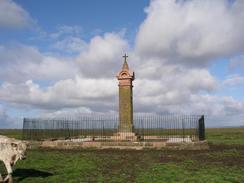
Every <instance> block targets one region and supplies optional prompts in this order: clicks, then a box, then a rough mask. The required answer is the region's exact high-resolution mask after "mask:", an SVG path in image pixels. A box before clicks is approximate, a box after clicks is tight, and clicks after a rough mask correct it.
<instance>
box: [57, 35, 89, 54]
mask: <svg viewBox="0 0 244 183" xmlns="http://www.w3.org/2000/svg"><path fill="white" fill-rule="evenodd" d="M52 47H53V48H55V49H58V50H60V51H62V52H67V53H73V52H75V53H77V52H81V51H82V50H84V49H85V48H86V42H85V41H83V40H82V39H80V38H79V37H73V36H69V37H66V38H64V39H63V40H60V41H57V42H55V43H54V44H53V45H52Z"/></svg>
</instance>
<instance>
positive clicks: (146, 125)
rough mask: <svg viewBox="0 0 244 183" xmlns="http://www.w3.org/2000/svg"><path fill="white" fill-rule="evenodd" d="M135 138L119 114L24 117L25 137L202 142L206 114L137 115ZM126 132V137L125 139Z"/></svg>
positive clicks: (36, 138)
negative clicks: (122, 125)
mask: <svg viewBox="0 0 244 183" xmlns="http://www.w3.org/2000/svg"><path fill="white" fill-rule="evenodd" d="M133 124H134V126H133V132H134V134H135V135H136V136H135V137H133V136H131V137H130V135H128V133H123V132H121V131H119V130H118V129H119V118H118V116H108V115H83V116H80V117H73V118H68V117H66V118H24V121H23V139H26V140H45V139H77V140H79V141H116V140H118V141H119V140H131V139H130V138H132V139H133V138H136V139H133V140H137V141H154V140H157V141H158V140H162V141H166V140H171V141H199V140H204V139H205V127H204V116H200V115H135V116H134V119H133ZM123 135H124V136H125V137H124V138H123Z"/></svg>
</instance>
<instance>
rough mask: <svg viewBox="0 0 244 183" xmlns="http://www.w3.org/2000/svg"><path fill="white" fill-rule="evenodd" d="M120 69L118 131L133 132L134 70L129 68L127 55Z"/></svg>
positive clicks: (118, 75)
mask: <svg viewBox="0 0 244 183" xmlns="http://www.w3.org/2000/svg"><path fill="white" fill-rule="evenodd" d="M123 57H124V64H123V67H122V70H121V71H120V72H118V73H117V75H116V77H117V79H118V80H119V132H120V133H121V132H122V133H124V132H126V133H132V132H133V92H132V87H133V85H132V81H133V80H134V72H133V71H132V70H130V69H129V66H128V63H127V57H128V56H127V55H126V54H125V55H124V56H123Z"/></svg>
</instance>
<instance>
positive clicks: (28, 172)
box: [13, 168, 53, 181]
mask: <svg viewBox="0 0 244 183" xmlns="http://www.w3.org/2000/svg"><path fill="white" fill-rule="evenodd" d="M52 175H53V174H52V173H49V172H44V171H40V170H35V169H25V168H18V169H16V170H15V171H14V172H13V177H16V178H17V179H18V181H21V180H24V179H25V178H28V177H42V178H45V177H49V176H52Z"/></svg>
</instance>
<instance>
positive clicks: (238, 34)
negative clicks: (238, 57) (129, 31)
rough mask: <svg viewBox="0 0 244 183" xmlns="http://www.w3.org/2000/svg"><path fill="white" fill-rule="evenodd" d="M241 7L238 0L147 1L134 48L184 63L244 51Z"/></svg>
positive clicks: (206, 60) (153, 55)
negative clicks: (144, 15)
mask: <svg viewBox="0 0 244 183" xmlns="http://www.w3.org/2000/svg"><path fill="white" fill-rule="evenodd" d="M243 10H244V2H243V1H242V0H237V1H233V3H232V4H231V3H230V1H227V0H216V1H211V0H204V1H172V0H164V1H161V0H155V1H151V3H150V6H149V7H148V8H147V9H146V13H147V17H146V19H145V20H144V22H143V23H142V24H141V26H140V29H139V32H138V35H137V38H136V51H137V52H138V53H139V54H140V55H142V56H146V57H159V58H168V60H166V61H167V62H169V63H176V62H180V63H181V64H184V63H185V64H188V66H189V65H191V66H193V65H201V66H202V65H206V64H207V63H208V62H210V61H211V60H212V59H215V58H222V57H225V56H231V55H235V54H237V53H239V52H240V51H244V37H243V32H242V30H243V29H244V22H243V21H242V20H243V19H244V11H243Z"/></svg>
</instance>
